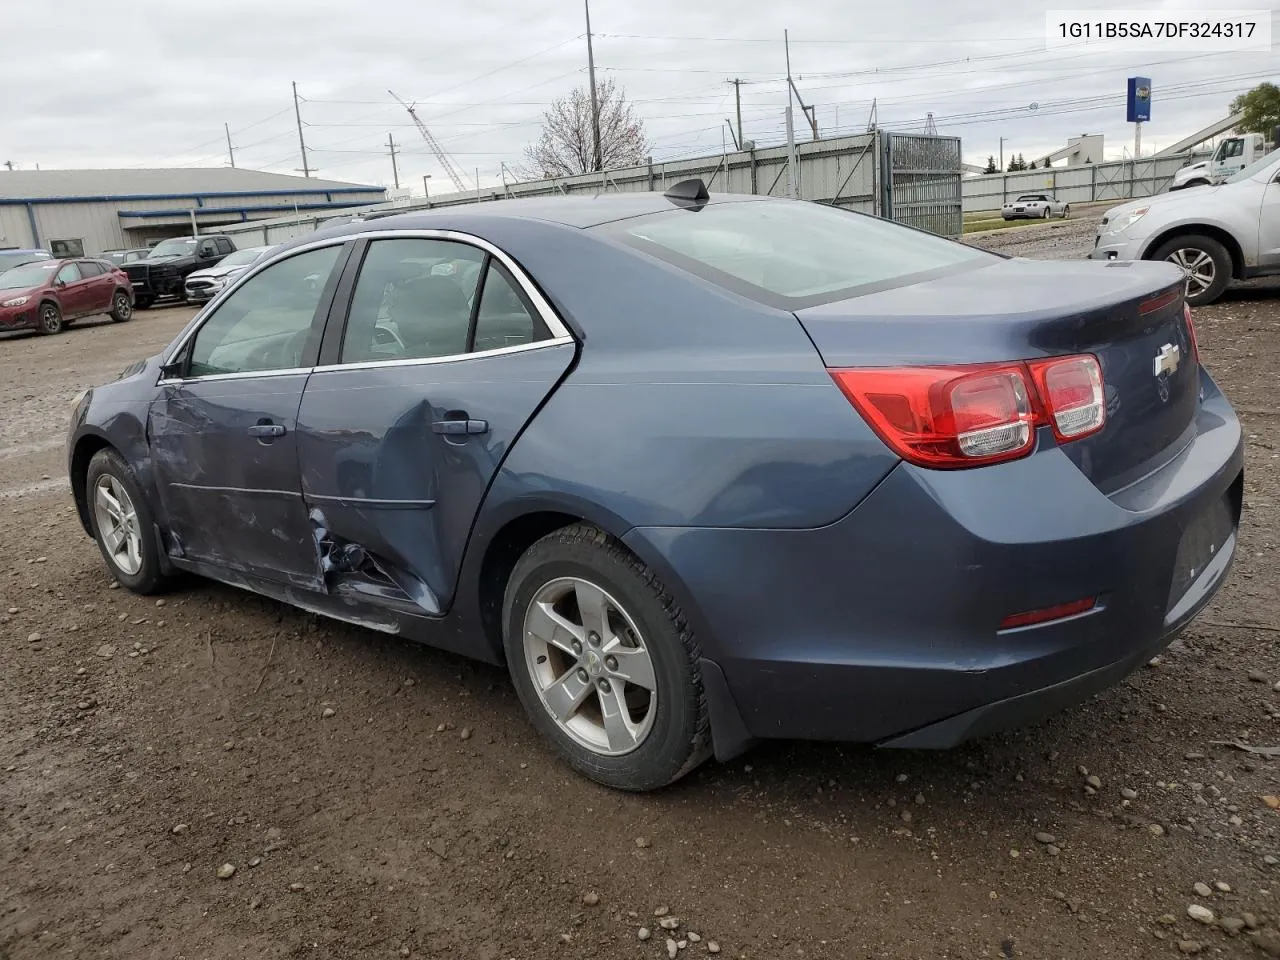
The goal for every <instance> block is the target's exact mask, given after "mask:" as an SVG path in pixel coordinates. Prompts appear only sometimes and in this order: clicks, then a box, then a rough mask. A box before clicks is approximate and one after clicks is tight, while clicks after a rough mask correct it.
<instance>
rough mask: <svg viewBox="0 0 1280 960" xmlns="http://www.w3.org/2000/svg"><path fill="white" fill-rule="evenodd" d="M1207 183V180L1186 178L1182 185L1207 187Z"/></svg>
mask: <svg viewBox="0 0 1280 960" xmlns="http://www.w3.org/2000/svg"><path fill="white" fill-rule="evenodd" d="M1208 185H1209V181H1208V180H1188V181H1187V182H1186V183H1184V184H1183V186H1184V187H1207V186H1208Z"/></svg>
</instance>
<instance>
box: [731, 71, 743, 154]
mask: <svg viewBox="0 0 1280 960" xmlns="http://www.w3.org/2000/svg"><path fill="white" fill-rule="evenodd" d="M729 82H730V83H732V84H733V106H734V109H735V111H736V112H737V115H738V139H737V141H736V142H737V143H738V144H741V143H742V81H741V80H739V79H737V78H736V77H735V78H734V79H732V80H730V81H729ZM738 149H739V150H741V149H742V147H741V146H739V147H738Z"/></svg>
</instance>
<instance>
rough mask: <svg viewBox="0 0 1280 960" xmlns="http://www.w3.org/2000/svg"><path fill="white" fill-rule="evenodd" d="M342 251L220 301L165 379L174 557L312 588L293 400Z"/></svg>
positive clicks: (164, 455) (155, 433) (156, 406)
mask: <svg viewBox="0 0 1280 960" xmlns="http://www.w3.org/2000/svg"><path fill="white" fill-rule="evenodd" d="M345 249H346V248H345V247H344V246H343V245H341V244H336V243H335V244H333V245H330V246H326V247H321V248H319V249H314V250H309V251H305V252H302V253H298V254H295V255H294V256H292V257H289V258H287V259H285V260H281V261H279V262H277V263H274V264H272V265H271V266H269V267H267V268H266V269H265V270H263V271H261V272H260V273H258V274H257V275H255V276H254V277H251V278H250V279H249V280H248V281H247V282H245V283H244V284H243V285H242V286H241V287H240V288H239V289H238V290H236V291H235V293H233V294H232V295H231V296H230V297H228V298H227V299H226V300H225V301H223V302H222V303H221V304H219V305H218V307H217V309H215V310H214V311H213V313H211V314H210V315H209V316H208V317H207V318H206V320H205V321H204V322H203V323H202V324H201V326H200V327H199V328H198V329H197V330H196V331H195V332H194V335H193V336H191V337H190V338H189V339H188V340H187V342H186V344H185V346H184V347H183V348H182V351H181V354H182V356H181V359H180V367H179V369H177V370H175V371H173V372H172V373H170V374H168V375H167V376H166V379H165V380H164V381H162V389H161V395H160V397H159V398H158V399H157V400H155V401H153V403H152V406H151V412H150V418H149V424H148V426H149V437H150V441H151V455H152V464H153V469H154V471H155V477H156V485H157V487H158V490H159V496H160V502H161V505H162V506H163V509H164V517H163V519H162V521H161V522H162V525H163V526H164V527H165V529H166V531H167V533H168V534H169V549H170V553H171V554H172V555H174V556H175V557H178V558H181V559H183V560H186V561H190V562H193V563H198V564H203V565H207V566H210V567H214V568H220V569H222V570H226V571H234V572H236V573H239V574H247V575H249V576H252V577H260V578H263V579H266V580H270V581H274V582H277V583H283V584H289V585H294V586H304V587H311V588H314V587H315V585H316V584H317V582H318V575H317V561H316V551H315V546H314V542H313V540H312V538H311V536H310V530H309V526H308V522H307V514H306V508H305V506H304V505H303V502H302V494H301V488H300V485H299V479H298V440H297V416H298V404H299V402H300V401H301V399H302V391H303V387H304V386H305V384H306V382H307V377H308V375H309V372H310V368H311V366H312V365H313V364H314V363H315V358H316V354H317V351H318V348H319V342H320V336H321V333H322V331H323V323H324V316H325V314H326V312H327V310H328V307H329V303H330V301H331V299H332V291H333V287H334V284H335V283H336V278H337V275H338V272H339V271H338V270H337V269H336V267H337V264H338V262H339V260H340V259H341V258H342V256H343V254H344V253H345Z"/></svg>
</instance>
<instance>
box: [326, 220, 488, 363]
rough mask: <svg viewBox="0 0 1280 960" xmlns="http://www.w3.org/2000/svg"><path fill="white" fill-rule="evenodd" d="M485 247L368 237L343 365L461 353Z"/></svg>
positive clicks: (345, 334) (349, 316) (344, 344)
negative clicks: (369, 239)
mask: <svg viewBox="0 0 1280 960" xmlns="http://www.w3.org/2000/svg"><path fill="white" fill-rule="evenodd" d="M484 259H485V254H484V251H482V250H479V249H477V248H476V247H473V246H470V245H468V244H465V243H458V242H456V241H453V240H428V239H414V238H403V239H389V240H374V241H372V242H371V243H370V244H369V252H368V253H367V254H366V256H365V258H364V263H363V264H361V266H360V275H359V277H358V279H357V280H356V286H355V291H354V292H353V294H352V297H351V307H350V310H349V311H348V314H347V325H346V330H345V331H344V332H343V338H342V354H341V362H342V363H366V362H369V361H372V360H424V359H430V358H434V357H448V356H458V355H461V354H465V353H466V352H467V335H468V332H469V330H470V325H471V312H472V307H473V304H474V302H475V294H476V289H477V286H478V283H479V279H480V271H481V269H482V267H483V265H484Z"/></svg>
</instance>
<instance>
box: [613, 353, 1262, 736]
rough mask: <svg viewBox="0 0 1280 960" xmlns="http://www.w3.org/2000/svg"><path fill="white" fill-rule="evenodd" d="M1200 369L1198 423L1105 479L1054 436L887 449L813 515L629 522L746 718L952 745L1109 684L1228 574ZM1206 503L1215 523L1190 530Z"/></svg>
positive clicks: (1225, 468) (1232, 436)
mask: <svg viewBox="0 0 1280 960" xmlns="http://www.w3.org/2000/svg"><path fill="white" fill-rule="evenodd" d="M1205 384H1206V395H1205V400H1204V402H1203V404H1202V408H1201V412H1200V415H1199V420H1198V424H1197V426H1198V428H1199V429H1198V433H1197V435H1196V436H1195V439H1194V440H1193V441H1192V442H1191V443H1190V444H1189V445H1188V447H1187V448H1186V449H1185V450H1184V451H1183V452H1182V453H1181V454H1180V455H1179V456H1178V457H1177V458H1175V459H1174V460H1173V461H1172V462H1170V463H1169V464H1168V465H1166V466H1165V467H1163V468H1162V469H1161V470H1159V471H1157V472H1156V473H1155V474H1153V475H1151V476H1150V477H1147V478H1145V479H1144V480H1141V481H1139V482H1138V483H1136V484H1134V485H1132V486H1131V487H1129V488H1127V489H1126V490H1124V491H1121V492H1119V493H1117V494H1114V495H1112V496H1110V497H1108V496H1106V495H1104V494H1102V493H1101V492H1100V491H1099V490H1098V489H1097V488H1096V487H1095V486H1094V485H1093V484H1092V483H1090V482H1089V480H1088V479H1087V478H1086V477H1085V476H1084V475H1083V474H1082V473H1081V472H1080V471H1079V470H1078V469H1077V468H1076V467H1075V465H1074V464H1073V463H1071V461H1070V460H1069V459H1068V458H1067V457H1066V455H1065V454H1064V453H1063V452H1062V451H1061V450H1060V449H1058V448H1057V447H1055V446H1054V445H1053V443H1052V441H1051V440H1048V441H1047V442H1045V443H1042V444H1041V447H1040V449H1039V451H1038V452H1037V453H1035V454H1034V455H1033V456H1031V457H1029V458H1027V459H1025V460H1021V461H1016V462H1014V463H1009V464H1001V465H998V466H995V467H989V468H985V469H982V470H973V471H956V472H939V471H927V470H919V469H916V468H914V467H909V466H906V465H899V467H898V468H896V469H895V470H894V471H893V472H892V473H890V474H889V476H888V477H886V478H885V480H884V481H883V482H882V483H881V484H880V485H879V486H878V487H877V488H876V490H875V491H874V492H872V493H871V494H870V495H869V496H868V497H867V498H866V499H865V500H864V501H863V502H862V503H861V504H860V505H859V506H858V507H857V508H856V509H855V510H854V511H853V512H852V513H850V514H849V515H847V516H846V517H844V518H843V519H841V520H839V521H837V522H836V523H834V524H831V525H829V526H827V527H822V528H819V529H814V530H791V531H782V530H730V529H706V528H697V529H694V528H669V527H661V528H659V527H649V528H636V529H634V530H632V531H631V532H630V533H629V534H628V536H627V538H626V539H627V541H628V542H629V543H630V544H631V545H632V546H633V549H635V550H636V551H637V553H639V554H640V555H641V556H642V557H646V558H647V557H655V558H658V559H657V560H656V562H657V564H658V566H659V567H661V568H664V569H663V570H662V572H663V575H664V576H665V577H666V578H668V579H669V581H671V582H674V583H677V584H678V587H677V593H678V594H679V595H680V597H681V601H682V603H687V604H690V605H691V606H693V607H694V608H695V609H696V622H698V623H699V624H700V625H701V628H702V629H704V630H705V631H706V632H707V634H708V636H706V637H704V638H703V652H704V654H705V655H706V656H707V657H708V658H710V659H712V660H714V661H715V662H716V663H718V664H719V665H720V667H721V669H722V670H723V673H724V678H725V681H726V685H727V687H728V690H729V692H730V693H731V696H732V698H733V701H734V703H735V705H736V709H737V711H738V713H739V715H740V716H741V719H742V722H743V726H744V727H745V729H746V731H747V732H748V733H749V735H750V736H752V737H757V738H788V739H792V738H794V739H815V740H855V741H865V742H876V743H885V744H886V745H894V746H947V745H950V744H953V743H956V742H959V741H961V740H964V739H967V738H968V737H971V736H976V735H981V734H985V733H989V732H991V731H993V730H996V729H1001V728H1004V727H1007V726H1016V725H1020V724H1022V723H1025V722H1029V721H1031V720H1034V719H1037V718H1039V717H1042V716H1045V715H1047V714H1049V713H1053V712H1055V711H1057V710H1059V709H1061V708H1062V707H1064V706H1066V705H1068V704H1070V703H1073V702H1076V701H1078V700H1081V699H1084V698H1086V697H1088V696H1090V695H1091V694H1093V693H1095V692H1097V691H1098V690H1100V689H1102V688H1103V687H1105V686H1107V685H1109V684H1111V683H1114V682H1115V681H1116V680H1118V679H1119V678H1121V677H1122V676H1124V675H1125V674H1127V673H1128V672H1129V671H1130V670H1132V669H1133V668H1134V667H1136V666H1137V665H1139V664H1141V663H1142V662H1143V661H1144V660H1145V659H1146V658H1147V657H1149V656H1150V655H1151V652H1152V651H1154V650H1156V649H1159V648H1160V647H1162V646H1163V645H1165V644H1167V643H1168V642H1169V641H1171V640H1172V639H1173V637H1174V636H1176V635H1177V633H1178V632H1179V631H1180V630H1181V629H1182V628H1183V627H1184V626H1185V625H1186V623H1187V622H1188V621H1189V620H1190V619H1191V618H1192V617H1193V616H1194V615H1195V614H1196V612H1198V611H1199V610H1200V609H1201V608H1202V607H1203V606H1204V605H1205V604H1207V603H1208V602H1209V601H1210V600H1211V599H1212V597H1213V595H1214V594H1215V593H1216V591H1217V590H1218V588H1219V587H1220V586H1221V585H1222V583H1223V581H1224V579H1225V576H1226V573H1227V570H1228V569H1229V567H1230V564H1231V560H1232V556H1233V554H1234V550H1235V537H1234V531H1235V529H1236V527H1237V526H1238V522H1239V513H1240V501H1241V494H1242V490H1243V447H1242V443H1241V434H1240V427H1239V424H1238V422H1237V420H1236V418H1235V415H1234V413H1233V412H1232V410H1231V408H1230V406H1229V405H1228V404H1227V402H1226V400H1225V398H1224V397H1222V395H1221V394H1220V393H1219V392H1218V391H1217V388H1216V387H1215V386H1214V385H1213V384H1212V381H1210V380H1209V379H1208V378H1207V377H1206V378H1205ZM1215 512H1216V514H1217V515H1218V516H1219V517H1223V518H1225V519H1223V520H1222V523H1221V526H1220V527H1219V528H1218V533H1215V535H1214V537H1213V538H1212V539H1204V540H1203V542H1201V539H1203V538H1201V539H1196V538H1194V537H1193V536H1192V534H1191V533H1189V531H1196V530H1198V529H1200V528H1201V527H1203V526H1205V524H1204V521H1205V518H1207V517H1210V516H1213V515H1215ZM1180 565H1181V567H1182V568H1183V569H1184V575H1183V576H1182V577H1181V579H1179V567H1180ZM1189 570H1194V574H1190V575H1187V574H1186V571H1189ZM1188 580H1189V586H1185V588H1184V587H1183V586H1182V584H1185V583H1187V582H1188ZM1086 597H1096V598H1098V599H1097V606H1096V607H1095V608H1094V609H1092V610H1090V611H1088V612H1086V613H1083V614H1078V615H1076V616H1074V617H1070V618H1068V619H1063V620H1057V621H1052V622H1050V623H1046V624H1042V625H1039V626H1031V627H1023V628H1019V629H1009V630H1000V629H999V625H1000V622H1001V620H1002V619H1003V618H1004V617H1005V616H1007V615H1009V614H1012V613H1020V612H1024V611H1028V610H1038V609H1042V608H1045V607H1051V606H1055V605H1057V604H1062V603H1069V602H1071V601H1075V600H1078V599H1082V598H1086Z"/></svg>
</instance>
